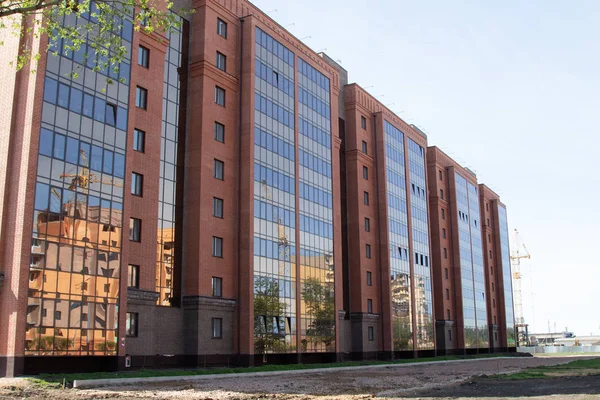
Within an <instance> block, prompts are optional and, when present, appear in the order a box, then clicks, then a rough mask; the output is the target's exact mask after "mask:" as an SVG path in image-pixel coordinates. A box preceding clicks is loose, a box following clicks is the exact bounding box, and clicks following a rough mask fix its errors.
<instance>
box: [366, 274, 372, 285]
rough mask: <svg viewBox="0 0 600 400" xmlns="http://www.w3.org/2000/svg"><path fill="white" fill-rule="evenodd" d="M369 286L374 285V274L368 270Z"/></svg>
mask: <svg viewBox="0 0 600 400" xmlns="http://www.w3.org/2000/svg"><path fill="white" fill-rule="evenodd" d="M367 286H373V274H372V273H371V271H367Z"/></svg>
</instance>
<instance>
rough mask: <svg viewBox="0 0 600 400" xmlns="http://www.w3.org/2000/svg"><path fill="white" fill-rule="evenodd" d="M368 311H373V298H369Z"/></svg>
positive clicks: (370, 312)
mask: <svg viewBox="0 0 600 400" xmlns="http://www.w3.org/2000/svg"><path fill="white" fill-rule="evenodd" d="M367 312H368V313H369V314H372V313H373V300H371V299H367Z"/></svg>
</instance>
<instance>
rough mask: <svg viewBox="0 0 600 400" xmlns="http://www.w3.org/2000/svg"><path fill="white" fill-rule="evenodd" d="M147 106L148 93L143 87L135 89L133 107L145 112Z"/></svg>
mask: <svg viewBox="0 0 600 400" xmlns="http://www.w3.org/2000/svg"><path fill="white" fill-rule="evenodd" d="M147 105H148V91H147V90H146V89H144V88H143V87H139V86H137V87H136V88H135V106H136V107H138V108H141V109H142V110H145V109H146V107H147Z"/></svg>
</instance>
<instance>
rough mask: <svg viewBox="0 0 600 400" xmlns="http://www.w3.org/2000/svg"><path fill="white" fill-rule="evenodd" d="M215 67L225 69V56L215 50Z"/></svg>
mask: <svg viewBox="0 0 600 400" xmlns="http://www.w3.org/2000/svg"><path fill="white" fill-rule="evenodd" d="M217 68H219V69H220V70H221V71H227V57H226V56H225V54H223V53H219V52H218V51H217Z"/></svg>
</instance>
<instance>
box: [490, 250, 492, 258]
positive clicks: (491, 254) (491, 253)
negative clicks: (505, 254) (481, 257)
mask: <svg viewBox="0 0 600 400" xmlns="http://www.w3.org/2000/svg"><path fill="white" fill-rule="evenodd" d="M491 259H492V251H491V250H490V260H491Z"/></svg>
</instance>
